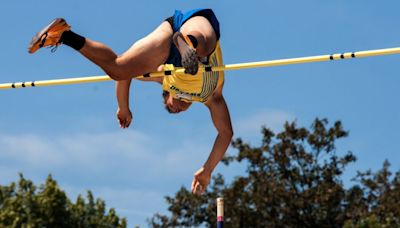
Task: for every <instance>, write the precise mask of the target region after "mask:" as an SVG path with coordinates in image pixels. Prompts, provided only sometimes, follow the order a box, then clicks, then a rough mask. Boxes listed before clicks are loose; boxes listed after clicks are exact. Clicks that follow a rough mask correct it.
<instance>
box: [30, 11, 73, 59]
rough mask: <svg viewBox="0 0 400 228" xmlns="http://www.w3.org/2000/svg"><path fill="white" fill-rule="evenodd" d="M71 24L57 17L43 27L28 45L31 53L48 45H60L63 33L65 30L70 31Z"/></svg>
mask: <svg viewBox="0 0 400 228" xmlns="http://www.w3.org/2000/svg"><path fill="white" fill-rule="evenodd" d="M70 30H71V26H69V25H68V24H67V22H66V21H65V20H64V19H62V18H56V19H55V20H54V21H52V22H51V23H50V24H49V25H47V26H46V27H45V28H43V29H42V30H41V31H40V32H38V33H36V35H35V36H34V37H33V38H32V41H31V43H30V44H29V47H28V52H29V53H34V52H36V51H37V50H38V49H39V48H42V47H46V46H50V47H52V46H59V45H60V44H61V35H62V34H63V32H65V31H70Z"/></svg>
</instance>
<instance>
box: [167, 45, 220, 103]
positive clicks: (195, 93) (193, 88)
mask: <svg viewBox="0 0 400 228" xmlns="http://www.w3.org/2000/svg"><path fill="white" fill-rule="evenodd" d="M222 64H223V61H222V51H221V47H220V43H219V41H217V44H216V47H215V50H214V52H213V53H211V55H210V56H209V57H208V60H206V62H205V64H203V65H205V66H220V65H222ZM223 82H224V72H223V71H219V72H203V73H200V72H199V73H197V74H196V75H190V74H184V75H169V76H164V79H163V84H162V88H163V90H165V91H168V92H169V93H170V95H172V96H173V97H174V98H177V99H183V100H186V101H190V102H193V101H197V102H203V103H204V102H206V101H207V100H208V99H209V98H210V96H211V95H212V94H213V92H214V91H215V89H216V88H218V87H220V86H221V85H222V83H223Z"/></svg>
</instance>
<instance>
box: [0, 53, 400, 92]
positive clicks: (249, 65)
mask: <svg viewBox="0 0 400 228" xmlns="http://www.w3.org/2000/svg"><path fill="white" fill-rule="evenodd" d="M392 54H400V47H396V48H386V49H377V50H369V51H359V52H347V53H342V54H331V55H319V56H309V57H300V58H289V59H277V60H269V61H260V62H247V63H237V64H228V65H222V66H212V67H210V66H201V67H199V72H206V71H214V72H215V71H228V70H240V69H250V68H261V67H274V66H283V65H291V64H303V63H312V62H323V61H332V60H340V59H350V58H364V57H371V56H380V55H392ZM171 74H177V75H182V74H185V69H184V68H182V67H176V68H174V69H173V70H168V71H158V72H153V73H149V74H146V75H141V76H137V77H136V78H145V77H160V76H165V75H171ZM109 80H111V78H110V77H109V76H107V75H104V76H87V77H80V78H66V79H53V80H42V81H29V82H14V83H3V84H0V89H11V88H27V87H39V86H56V85H67V84H78V83H92V82H101V81H109Z"/></svg>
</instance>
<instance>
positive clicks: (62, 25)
mask: <svg viewBox="0 0 400 228" xmlns="http://www.w3.org/2000/svg"><path fill="white" fill-rule="evenodd" d="M219 38H220V29H219V22H218V20H217V18H216V16H215V14H214V13H213V11H212V10H210V9H197V10H192V11H189V12H187V13H182V12H181V11H175V13H174V15H173V16H172V17H169V18H167V19H166V20H165V21H163V22H162V23H161V24H160V25H159V26H158V28H156V29H155V30H154V31H153V32H152V33H150V34H149V35H147V36H146V37H145V38H143V39H141V40H139V41H137V42H136V43H134V44H133V45H132V46H131V47H130V48H129V49H128V50H127V51H126V52H125V53H123V54H122V55H119V56H118V55H117V54H115V53H114V52H113V50H111V49H110V48H109V47H107V46H106V45H104V44H102V43H99V42H96V41H93V40H91V39H88V38H85V37H83V36H81V35H79V34H76V33H74V32H73V31H71V27H70V26H69V25H68V24H67V22H66V21H65V20H64V19H62V18H57V19H55V20H54V21H53V22H51V23H50V24H49V25H48V26H46V27H45V28H43V29H42V30H41V31H39V32H38V33H37V34H36V35H35V36H34V37H33V38H32V41H31V43H30V45H29V48H28V51H29V53H34V52H36V51H37V50H38V49H39V48H41V47H46V46H59V45H61V44H65V45H67V46H70V47H72V48H74V49H75V50H77V51H79V52H80V53H81V54H82V55H83V56H85V57H86V58H87V59H89V60H90V61H92V62H94V63H95V64H96V65H98V66H99V67H101V68H102V69H103V70H104V72H105V73H106V74H108V75H109V76H110V77H111V78H112V79H114V80H115V81H116V96H117V102H118V110H117V118H118V120H119V124H120V126H121V127H122V128H127V127H129V125H130V124H131V121H132V113H131V111H130V108H129V88H130V84H131V80H132V78H135V77H136V76H140V75H146V74H147V73H150V72H154V71H159V70H164V69H168V66H169V65H168V64H173V65H174V66H177V67H184V68H185V72H186V73H187V74H185V75H169V76H164V77H156V78H153V77H151V78H142V79H139V80H143V81H154V82H158V83H160V84H161V86H162V90H163V97H164V104H165V107H166V109H167V110H168V112H170V113H179V112H182V111H185V110H187V109H188V108H189V107H190V105H191V104H192V103H193V102H200V103H203V104H204V105H205V106H207V108H208V109H209V110H210V116H211V119H212V121H213V123H214V126H215V128H216V130H217V132H218V135H217V137H216V139H215V143H214V145H213V147H212V150H211V152H210V155H209V157H208V159H207V160H206V162H205V163H204V164H203V166H202V167H201V168H200V169H199V170H198V171H197V172H196V173H195V174H194V178H193V182H192V186H191V188H192V192H193V193H194V194H200V193H203V192H204V191H205V190H206V188H207V186H208V184H209V182H210V178H211V173H212V172H213V170H214V169H215V167H216V166H217V164H218V163H219V162H220V161H221V159H222V158H223V156H224V154H225V152H226V150H227V148H228V146H229V144H230V142H231V139H232V136H233V131H232V125H231V120H230V116H229V111H228V107H227V105H226V103H225V100H224V97H223V95H222V88H223V84H224V73H223V72H204V73H198V67H199V65H201V64H203V65H207V66H217V65H222V53H221V48H220V45H219Z"/></svg>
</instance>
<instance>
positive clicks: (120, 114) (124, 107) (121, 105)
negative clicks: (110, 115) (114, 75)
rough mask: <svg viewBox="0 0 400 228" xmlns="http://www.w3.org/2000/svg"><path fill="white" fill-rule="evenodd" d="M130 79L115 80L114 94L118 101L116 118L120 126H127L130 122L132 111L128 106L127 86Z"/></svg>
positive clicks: (128, 86)
mask: <svg viewBox="0 0 400 228" xmlns="http://www.w3.org/2000/svg"><path fill="white" fill-rule="evenodd" d="M131 81H132V79H128V80H123V81H116V84H115V88H116V95H117V102H118V110H117V119H118V121H119V125H120V127H121V128H127V127H129V125H130V124H131V122H132V113H131V110H130V108H129V88H130V86H131Z"/></svg>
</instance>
